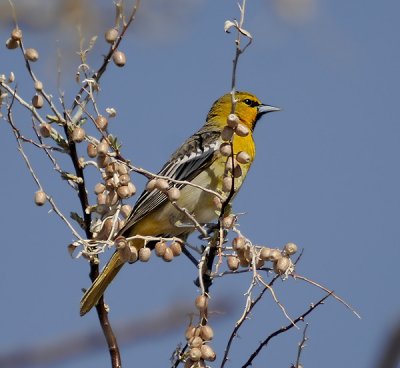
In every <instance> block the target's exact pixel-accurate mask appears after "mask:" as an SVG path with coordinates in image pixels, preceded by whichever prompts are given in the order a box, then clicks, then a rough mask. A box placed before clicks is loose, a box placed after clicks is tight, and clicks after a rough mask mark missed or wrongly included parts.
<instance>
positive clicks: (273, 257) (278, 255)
mask: <svg viewBox="0 0 400 368" xmlns="http://www.w3.org/2000/svg"><path fill="white" fill-rule="evenodd" d="M280 258H282V253H281V251H280V250H279V249H271V254H270V255H269V259H270V260H271V261H272V262H275V261H277V260H278V259H280Z"/></svg>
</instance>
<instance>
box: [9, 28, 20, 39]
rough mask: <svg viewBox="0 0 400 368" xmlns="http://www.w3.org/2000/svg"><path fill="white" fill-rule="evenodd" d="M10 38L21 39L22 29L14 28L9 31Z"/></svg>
mask: <svg viewBox="0 0 400 368" xmlns="http://www.w3.org/2000/svg"><path fill="white" fill-rule="evenodd" d="M11 38H12V39H13V40H15V41H20V40H21V39H22V30H21V29H19V28H14V29H13V30H12V32H11Z"/></svg>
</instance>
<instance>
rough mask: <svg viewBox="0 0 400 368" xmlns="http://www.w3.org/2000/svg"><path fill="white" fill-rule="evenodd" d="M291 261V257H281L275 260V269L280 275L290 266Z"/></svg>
mask: <svg viewBox="0 0 400 368" xmlns="http://www.w3.org/2000/svg"><path fill="white" fill-rule="evenodd" d="M290 265H291V261H290V258H289V257H281V258H279V259H278V260H277V261H276V262H274V271H275V273H277V274H278V275H283V274H284V273H285V272H286V271H287V270H288V269H289V267H290Z"/></svg>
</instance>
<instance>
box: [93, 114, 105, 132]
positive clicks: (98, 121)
mask: <svg viewBox="0 0 400 368" xmlns="http://www.w3.org/2000/svg"><path fill="white" fill-rule="evenodd" d="M94 122H95V124H96V126H97V127H98V128H99V129H100V130H105V129H106V128H107V125H108V120H107V118H106V117H105V116H103V115H99V116H98V117H97V118H96V120H95V121H94Z"/></svg>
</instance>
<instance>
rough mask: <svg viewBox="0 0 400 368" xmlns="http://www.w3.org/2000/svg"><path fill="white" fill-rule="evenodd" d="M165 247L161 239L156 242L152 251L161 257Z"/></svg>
mask: <svg viewBox="0 0 400 368" xmlns="http://www.w3.org/2000/svg"><path fill="white" fill-rule="evenodd" d="M166 249H167V246H166V245H165V243H164V242H163V241H159V242H157V243H156V245H155V247H154V251H155V252H156V256H158V257H162V256H163V255H164V253H165V250H166Z"/></svg>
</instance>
